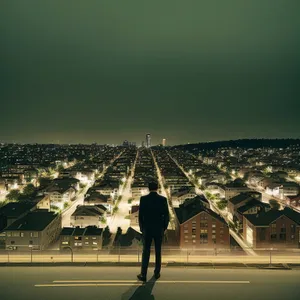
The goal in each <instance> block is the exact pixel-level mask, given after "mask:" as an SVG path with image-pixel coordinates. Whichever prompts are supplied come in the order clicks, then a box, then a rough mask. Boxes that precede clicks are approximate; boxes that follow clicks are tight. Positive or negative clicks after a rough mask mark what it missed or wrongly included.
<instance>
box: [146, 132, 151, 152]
mask: <svg viewBox="0 0 300 300" xmlns="http://www.w3.org/2000/svg"><path fill="white" fill-rule="evenodd" d="M150 147H151V136H150V133H147V134H146V148H150Z"/></svg>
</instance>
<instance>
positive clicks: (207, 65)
mask: <svg viewBox="0 0 300 300" xmlns="http://www.w3.org/2000/svg"><path fill="white" fill-rule="evenodd" d="M299 11H300V1H299V0H295V1H292V0H284V1H282V0H280V1H279V0H259V1H257V0H251V1H250V0H249V1H240V0H235V1H229V0H228V1H221V0H219V1H213V0H209V1H202V0H194V1H188V0H184V1H183V0H181V1H178V0H172V1H171V0H169V1H164V0H160V1H142V0H139V1H130V0H128V1H113V0H110V1H101V0H99V1H74V0H73V1H63V0H60V1H54V0H52V1H46V0H43V1H41V0H37V1H30V0H26V1H23V0H22V1H14V0H7V1H1V3H0V41H1V44H0V77H1V78H0V79H1V80H0V99H1V118H0V141H1V142H12V141H14V142H23V143H24V142H45V143H51V142H57V141H60V143H77V142H81V143H92V142H98V143H121V142H122V141H123V140H125V139H127V140H130V141H136V142H138V143H140V142H141V141H142V140H143V139H144V137H145V134H146V133H147V132H150V133H151V135H152V140H153V142H154V143H158V142H160V141H161V139H162V138H166V139H167V143H168V144H180V143H186V142H198V141H199V142H202V141H214V140H227V139H237V138H262V137H266V138H276V137H278V138H280V137H291V138H299V137H300V121H299V111H300V98H299V96H300V92H299V89H300V74H299V73H300V34H299V32H300V18H299Z"/></svg>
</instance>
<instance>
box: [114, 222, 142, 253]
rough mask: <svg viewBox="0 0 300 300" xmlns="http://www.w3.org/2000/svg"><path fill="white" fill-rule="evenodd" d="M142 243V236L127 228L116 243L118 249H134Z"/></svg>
mask: <svg viewBox="0 0 300 300" xmlns="http://www.w3.org/2000/svg"><path fill="white" fill-rule="evenodd" d="M141 242H142V234H141V233H139V232H138V231H136V230H134V229H133V228H132V227H129V228H128V229H127V231H126V233H125V234H121V235H120V236H119V237H118V241H117V242H116V245H117V246H120V247H132V248H136V247H137V246H138V245H140V244H141Z"/></svg>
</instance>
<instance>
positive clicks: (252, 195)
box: [227, 192, 261, 222]
mask: <svg viewBox="0 0 300 300" xmlns="http://www.w3.org/2000/svg"><path fill="white" fill-rule="evenodd" d="M254 199H256V200H259V201H261V193H258V192H245V193H240V194H238V195H235V196H234V197H232V198H230V199H229V200H228V204H227V209H228V217H229V218H230V219H231V220H233V221H235V220H237V219H238V214H237V209H238V208H239V207H241V206H243V205H245V204H246V203H248V202H250V201H251V200H254ZM241 222H242V220H241Z"/></svg>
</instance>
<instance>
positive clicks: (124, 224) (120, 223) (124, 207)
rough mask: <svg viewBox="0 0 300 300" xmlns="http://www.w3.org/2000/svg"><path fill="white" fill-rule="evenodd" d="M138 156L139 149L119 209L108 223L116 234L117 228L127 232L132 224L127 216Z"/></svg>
mask: <svg viewBox="0 0 300 300" xmlns="http://www.w3.org/2000/svg"><path fill="white" fill-rule="evenodd" d="M137 157H138V151H137V154H136V157H135V161H134V163H133V166H132V168H131V170H130V175H129V177H128V178H127V180H126V183H125V187H124V189H123V190H122V198H121V200H120V202H119V204H118V211H117V212H116V213H115V214H114V215H113V216H112V217H111V220H110V222H109V224H108V226H109V229H110V231H111V232H112V233H113V234H115V233H116V232H117V228H118V227H121V229H122V232H123V233H125V232H126V231H127V229H128V227H129V226H130V220H128V219H125V217H126V216H128V215H129V211H130V208H131V204H128V200H129V199H130V198H131V196H132V194H131V184H132V181H133V176H134V170H135V165H136V161H137ZM111 242H113V237H112V238H111Z"/></svg>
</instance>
